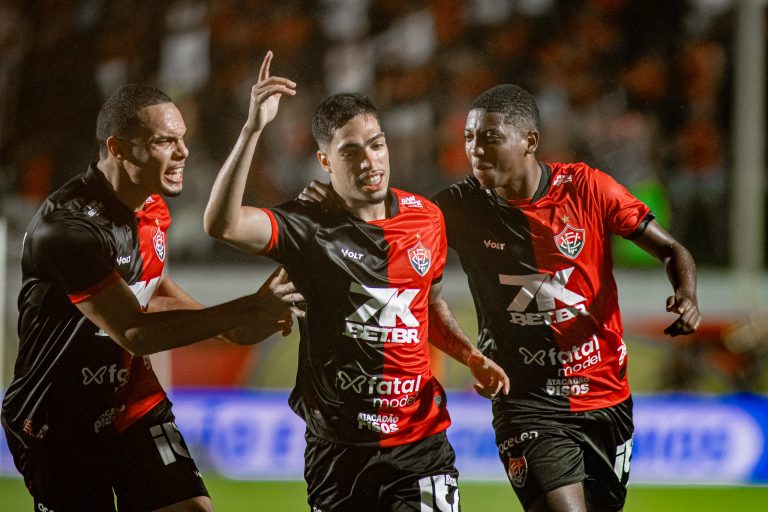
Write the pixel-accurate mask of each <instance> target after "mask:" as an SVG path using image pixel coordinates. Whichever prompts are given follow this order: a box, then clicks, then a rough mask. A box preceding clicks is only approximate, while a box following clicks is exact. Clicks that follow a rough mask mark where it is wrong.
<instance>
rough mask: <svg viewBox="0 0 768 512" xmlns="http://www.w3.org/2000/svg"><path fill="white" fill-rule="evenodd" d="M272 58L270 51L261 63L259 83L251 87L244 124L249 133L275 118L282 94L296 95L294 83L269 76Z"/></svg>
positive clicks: (258, 129) (261, 127)
mask: <svg viewBox="0 0 768 512" xmlns="http://www.w3.org/2000/svg"><path fill="white" fill-rule="evenodd" d="M272 57H273V55H272V51H271V50H270V51H268V52H267V54H266V55H265V56H264V61H263V62H262V63H261V69H260V70H259V81H258V82H256V83H255V84H254V85H253V87H251V103H250V106H249V107H248V121H246V124H245V126H246V129H247V130H248V131H249V132H256V131H260V130H261V129H263V128H264V127H265V126H266V125H267V124H269V123H270V122H271V121H272V120H273V119H274V118H275V116H276V115H277V109H278V106H279V105H280V97H281V96H282V95H283V94H287V95H289V96H293V95H295V94H296V82H293V81H292V80H289V79H287V78H283V77H279V76H270V75H269V66H270V64H271V63H272Z"/></svg>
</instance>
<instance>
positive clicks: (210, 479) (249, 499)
mask: <svg viewBox="0 0 768 512" xmlns="http://www.w3.org/2000/svg"><path fill="white" fill-rule="evenodd" d="M206 483H207V485H208V490H209V491H210V493H211V496H212V498H213V502H214V505H215V506H216V510H217V512H247V511H250V510H280V511H281V512H307V510H308V509H307V504H306V498H305V492H306V491H305V487H304V483H303V482H251V481H235V480H227V479H224V478H220V477H214V476H207V477H206ZM461 502H462V509H463V510H464V511H465V512H475V511H482V512H496V511H498V512H502V511H504V512H522V509H521V508H520V506H519V505H518V503H517V500H516V499H515V496H514V494H513V493H512V489H511V488H510V487H509V485H507V484H505V483H495V482H494V483H480V482H462V483H461ZM0 510H3V511H7V512H17V511H18V512H25V511H31V510H32V500H31V499H30V497H29V494H27V491H26V489H24V485H23V484H22V482H21V480H20V479H16V478H0ZM624 510H625V512H651V511H652V512H687V511H695V512H734V511H742V510H755V511H757V510H768V487H651V486H641V485H635V486H631V487H630V491H629V499H628V500H627V506H626V507H625V509H624Z"/></svg>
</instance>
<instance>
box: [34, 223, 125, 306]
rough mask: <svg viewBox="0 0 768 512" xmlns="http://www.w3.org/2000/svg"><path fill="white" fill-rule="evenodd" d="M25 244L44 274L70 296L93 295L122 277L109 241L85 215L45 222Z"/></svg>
mask: <svg viewBox="0 0 768 512" xmlns="http://www.w3.org/2000/svg"><path fill="white" fill-rule="evenodd" d="M25 244H29V250H30V251H31V254H32V258H33V261H34V264H35V265H36V266H37V267H38V269H39V270H40V273H41V275H43V276H45V277H46V278H48V279H50V280H51V281H52V282H54V283H55V284H57V285H58V286H60V287H61V288H62V289H63V290H64V292H65V293H66V294H67V295H69V296H70V297H72V296H78V297H83V296H89V295H91V294H92V293H95V291H98V290H99V289H102V288H104V287H106V286H108V285H109V284H112V283H113V282H114V281H115V280H116V279H119V276H118V275H117V274H116V273H115V271H114V258H113V255H112V251H111V250H110V248H109V245H108V244H107V243H106V241H105V240H104V239H103V237H101V236H100V235H99V233H98V230H97V229H96V228H95V227H94V226H93V225H92V224H90V223H89V222H87V221H85V220H84V219H78V218H67V219H61V220H58V221H50V222H41V223H40V224H39V225H38V226H37V227H36V229H35V230H34V231H33V232H32V233H31V234H30V235H28V239H27V240H26V241H25Z"/></svg>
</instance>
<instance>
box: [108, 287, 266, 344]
mask: <svg viewBox="0 0 768 512" xmlns="http://www.w3.org/2000/svg"><path fill="white" fill-rule="evenodd" d="M169 300H171V301H172V300H174V299H169ZM258 310H259V299H258V298H257V296H256V295H249V296H246V297H242V298H240V299H236V300H233V301H230V302H227V303H225V304H221V305H218V306H213V307H210V308H205V309H197V310H195V309H182V310H172V311H160V312H155V313H139V314H140V315H141V318H140V319H138V320H137V321H136V322H135V323H134V325H133V326H132V327H129V328H127V329H125V330H124V331H123V332H119V333H115V334H114V335H113V337H114V338H116V339H115V341H117V342H118V343H119V344H120V345H122V346H123V348H125V349H126V350H128V351H129V352H131V353H132V354H134V355H147V354H152V353H155V352H162V351H164V350H169V349H173V348H178V347H183V346H186V345H191V344H193V343H197V342H199V341H202V340H205V339H208V338H212V337H216V336H217V335H219V334H221V333H223V332H225V331H228V330H230V329H234V328H237V327H239V326H242V325H245V324H247V323H250V322H252V318H253V317H254V316H258Z"/></svg>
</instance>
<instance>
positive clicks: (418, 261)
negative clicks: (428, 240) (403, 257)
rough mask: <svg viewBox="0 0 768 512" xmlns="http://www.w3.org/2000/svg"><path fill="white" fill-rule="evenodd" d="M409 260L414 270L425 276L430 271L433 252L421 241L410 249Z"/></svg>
mask: <svg viewBox="0 0 768 512" xmlns="http://www.w3.org/2000/svg"><path fill="white" fill-rule="evenodd" d="M408 260H409V261H410V262H411V266H413V269H414V270H415V271H416V272H418V273H419V275H420V276H422V277H424V275H425V274H426V273H427V271H428V270H429V266H430V265H431V264H432V250H431V249H430V248H429V247H425V246H424V244H422V243H421V242H420V241H419V242H418V243H417V244H416V245H414V246H413V247H411V248H410V249H408Z"/></svg>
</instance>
